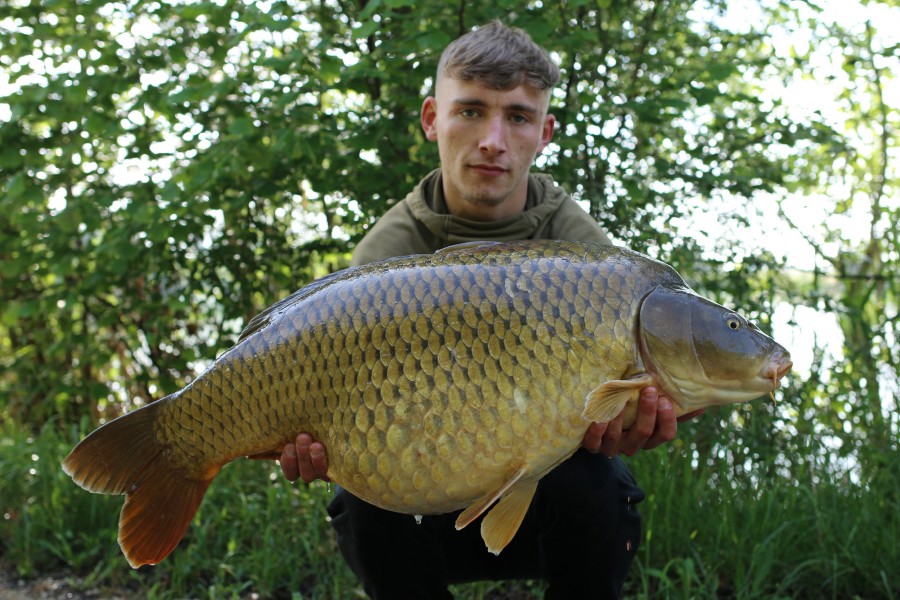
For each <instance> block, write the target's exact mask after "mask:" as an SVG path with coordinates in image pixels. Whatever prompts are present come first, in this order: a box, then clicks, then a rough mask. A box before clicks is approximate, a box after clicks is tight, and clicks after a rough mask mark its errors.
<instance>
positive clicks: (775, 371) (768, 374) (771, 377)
mask: <svg viewBox="0 0 900 600" xmlns="http://www.w3.org/2000/svg"><path fill="white" fill-rule="evenodd" d="M793 368H794V361H792V360H791V356H790V354H787V353H784V354H780V355H778V356H776V357H774V358H773V359H772V361H771V362H770V363H769V364H768V366H766V368H765V369H763V371H762V372H761V373H760V377H762V378H763V379H765V380H767V381H770V382H771V383H772V389H771V390H770V391H769V393H770V394H772V393H773V392H774V391H775V390H777V389H778V388H779V387H781V380H782V378H784V376H785V375H787V374H788V373H790V372H791V369H793Z"/></svg>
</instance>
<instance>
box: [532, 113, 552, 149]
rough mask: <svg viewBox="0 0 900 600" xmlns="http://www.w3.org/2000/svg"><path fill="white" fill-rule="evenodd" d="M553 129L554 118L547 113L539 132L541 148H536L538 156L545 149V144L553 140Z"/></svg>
mask: <svg viewBox="0 0 900 600" xmlns="http://www.w3.org/2000/svg"><path fill="white" fill-rule="evenodd" d="M554 129H556V117H554V116H553V115H551V114H550V113H547V116H546V117H544V127H543V129H542V130H541V147H540V148H538V151H537V153H538V154H540V153H541V152H542V151H543V150H544V148H546V147H547V144H549V143H550V140H552V139H553V131H554Z"/></svg>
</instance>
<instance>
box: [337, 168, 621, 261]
mask: <svg viewBox="0 0 900 600" xmlns="http://www.w3.org/2000/svg"><path fill="white" fill-rule="evenodd" d="M526 239H549V240H569V241H573V242H602V243H604V244H611V243H612V242H610V240H609V237H607V235H606V233H605V232H604V231H603V229H601V228H600V225H598V224H597V222H596V221H594V219H592V218H591V216H590V215H589V214H587V213H586V212H585V211H584V210H583V209H582V208H581V207H580V206H578V205H577V204H576V203H575V201H574V200H572V199H571V198H570V197H569V195H568V194H566V192H565V191H564V190H563V189H562V188H560V187H559V186H557V185H556V184H555V183H553V179H552V178H551V177H549V176H548V175H540V174H531V175H529V176H528V198H527V199H526V201H525V210H524V211H523V212H521V213H519V214H517V215H514V216H512V217H508V218H506V219H500V220H499V221H471V220H468V219H462V218H460V217H456V216H453V215H451V214H449V211H448V210H447V203H446V201H445V200H444V191H443V186H442V184H441V170H440V169H436V170H434V171H432V172H431V173H429V174H428V176H426V177H425V179H423V180H422V181H420V182H419V184H418V185H417V186H416V187H415V188H414V189H413V191H412V192H410V193H409V195H408V196H406V198H404V199H403V201H401V202H398V203H397V204H396V205H394V206H393V207H391V209H390V210H388V211H387V212H386V213H385V214H384V216H382V217H381V218H380V219H379V220H378V221H377V222H376V223H375V225H374V226H372V229H370V230H369V232H368V233H367V234H366V235H365V237H364V238H363V239H362V240H361V241H360V242H359V244H357V246H356V249H355V250H354V252H353V260H352V263H353V265H364V264H366V263H370V262H374V261H377V260H384V259H386V258H392V257H395V256H406V255H409V254H430V253H432V252H435V251H437V250H440V249H441V248H446V247H447V246H452V245H453V244H461V243H464V242H476V241H510V240H526Z"/></svg>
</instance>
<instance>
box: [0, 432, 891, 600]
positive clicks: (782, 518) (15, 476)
mask: <svg viewBox="0 0 900 600" xmlns="http://www.w3.org/2000/svg"><path fill="white" fill-rule="evenodd" d="M82 429H83V428H79V427H69V428H66V429H64V430H63V429H62V428H60V427H58V426H56V427H53V426H48V427H46V428H45V429H44V431H43V432H42V433H41V434H40V435H36V436H30V435H29V434H27V433H24V432H22V431H21V430H20V429H18V428H16V427H14V426H13V425H11V424H9V423H5V424H4V425H3V426H2V431H0V433H2V438H0V481H2V482H3V483H2V494H0V510H2V513H3V520H2V521H0V553H2V558H3V561H4V562H5V563H6V564H8V565H15V568H16V570H17V571H18V576H20V577H24V578H28V577H34V576H37V575H40V574H43V573H47V572H52V571H60V570H63V571H66V572H69V573H72V574H73V575H78V576H79V577H81V578H83V579H80V580H79V581H80V582H81V583H80V584H79V585H82V586H84V587H85V588H91V589H94V590H97V589H99V590H103V589H112V588H115V589H125V590H129V591H130V592H131V593H132V594H133V595H135V596H137V597H143V598H147V599H155V598H249V597H252V596H253V595H256V596H258V597H261V598H290V599H292V600H293V599H301V598H303V599H306V598H311V599H315V598H321V599H325V598H328V599H343V598H361V597H364V595H363V593H362V590H361V588H360V586H359V584H358V583H357V581H356V580H355V578H354V577H353V575H352V573H350V571H349V570H348V569H347V567H346V566H345V565H344V563H343V560H342V559H341V557H340V554H339V552H338V550H337V547H336V545H335V542H334V538H333V535H332V532H331V527H330V525H329V524H328V522H327V515H326V513H325V506H326V504H327V502H328V499H329V498H330V495H331V494H330V491H329V489H328V488H327V486H326V485H324V484H315V485H311V486H305V485H293V484H289V483H287V482H286V481H285V480H284V479H283V478H281V477H280V475H279V474H278V472H277V467H276V466H275V465H274V463H264V464H261V463H259V462H256V461H237V462H235V463H234V464H232V465H229V466H228V467H226V468H225V469H223V471H222V473H221V474H220V476H219V477H218V478H217V479H216V480H215V482H214V483H213V485H212V486H211V487H210V490H209V493H208V494H207V497H206V499H205V500H204V502H203V504H202V505H201V508H200V511H199V512H198V514H197V516H196V517H195V520H194V523H193V524H192V525H191V527H190V529H189V530H188V532H187V535H186V537H185V539H184V540H182V542H181V544H179V546H178V548H176V550H175V552H174V553H173V554H172V555H171V556H170V557H169V558H168V559H167V560H165V561H163V562H162V563H161V564H159V565H157V566H155V567H144V568H141V569H138V570H132V569H131V568H130V567H128V565H127V563H126V562H125V560H124V558H123V557H122V555H121V553H120V552H119V548H118V545H117V544H116V541H115V539H116V525H117V521H118V512H119V509H120V507H121V498H118V497H106V496H99V495H94V494H89V493H86V492H84V491H82V490H81V489H80V488H78V487H77V486H75V485H74V484H73V483H72V482H71V480H69V478H68V477H67V476H66V475H65V474H63V473H62V471H61V469H60V468H59V464H60V462H61V461H62V459H63V457H64V456H65V454H66V453H67V452H68V450H69V449H70V448H71V446H72V445H73V444H74V442H75V441H77V440H78V439H80V437H81V434H82ZM688 454H689V453H687V452H684V450H683V449H679V448H677V447H673V448H671V449H670V450H669V451H655V452H645V453H641V454H640V455H639V456H637V457H635V458H634V459H632V460H631V467H632V470H633V471H634V473H635V476H636V477H637V479H638V481H639V482H640V483H641V485H642V486H643V487H644V488H645V491H646V492H647V495H648V497H647V500H646V501H645V502H644V503H643V504H642V505H641V512H642V514H643V516H644V539H643V540H642V543H641V546H640V548H639V550H638V558H637V560H636V561H635V564H634V566H633V568H632V572H631V577H630V579H629V581H628V583H627V588H626V591H627V593H628V596H629V597H634V598H653V599H656V598H672V599H682V598H683V599H685V600H687V599H704V598H709V599H714V598H715V599H718V598H741V599H753V598H766V599H769V598H860V599H881V598H885V599H891V600H893V599H895V598H900V591H898V586H900V581H898V577H897V575H896V574H895V571H896V565H898V564H900V550H898V544H897V540H898V539H900V525H898V524H900V516H898V514H900V510H898V509H900V506H898V491H900V474H898V468H897V466H896V464H894V463H896V462H897V461H896V460H895V461H893V462H892V463H890V464H889V468H887V469H884V470H883V471H882V472H881V474H880V475H879V477H877V478H874V479H873V480H872V481H868V482H866V484H865V485H863V484H859V483H854V482H853V481H851V480H850V479H849V478H847V477H842V476H840V475H839V474H834V473H826V472H820V471H821V469H822V468H821V467H817V466H815V465H814V464H812V463H810V464H807V465H806V466H803V467H799V468H796V469H795V470H794V471H793V472H792V473H791V475H790V477H783V476H778V477H775V476H768V477H766V476H763V475H761V474H759V473H756V474H753V473H749V474H748V473H744V472H737V471H733V470H732V469H731V468H730V467H729V466H728V463H727V461H726V460H725V459H722V460H714V461H699V464H696V463H697V462H698V461H697V460H696V459H694V460H693V462H694V463H695V464H694V465H692V464H691V463H692V459H691V457H690V456H689V455H688ZM804 464H805V463H804ZM541 589H542V586H541V584H539V583H529V582H504V583H479V584H469V585H465V586H457V587H455V588H454V592H455V593H456V594H457V597H458V598H460V599H463V600H476V599H488V598H490V599H500V598H503V599H513V598H517V599H527V598H538V597H540V593H539V592H540V590H541Z"/></svg>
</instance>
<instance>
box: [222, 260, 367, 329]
mask: <svg viewBox="0 0 900 600" xmlns="http://www.w3.org/2000/svg"><path fill="white" fill-rule="evenodd" d="M359 269H360V267H351V268H349V269H344V270H342V271H336V272H334V273H331V274H329V275H326V276H325V277H322V278H321V279H316V280H315V281H313V282H311V283H309V284H307V285H305V286H303V287H302V288H300V289H299V290H297V291H296V292H294V293H293V294H291V295H290V296H287V297H285V298H282V299H281V300H279V301H278V302H276V303H275V304H273V305H271V306H269V307H268V308H266V309H264V310H263V311H262V312H260V313H259V314H258V315H256V316H255V317H253V318H252V319H250V322H249V323H247V326H246V327H245V328H244V330H243V331H242V332H241V337H240V338H238V342H241V341H243V340H245V339H246V338H248V337H250V336H251V335H253V334H254V333H256V332H257V331H260V330H262V329H265V327H266V326H267V325H269V323H271V322H272V321H274V320H275V317H277V316H278V315H280V314H281V313H283V312H284V311H285V310H287V309H288V308H290V307H291V306H293V305H294V304H296V303H298V302H300V301H301V300H303V299H305V298H307V297H309V296H311V295H312V294H314V293H316V292H318V291H319V290H321V289H324V288H326V287H328V286H329V285H333V284H335V283H337V282H339V281H342V280H344V279H348V278H350V277H352V276H353V274H354V273H355V272H356V271H357V270H359Z"/></svg>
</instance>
